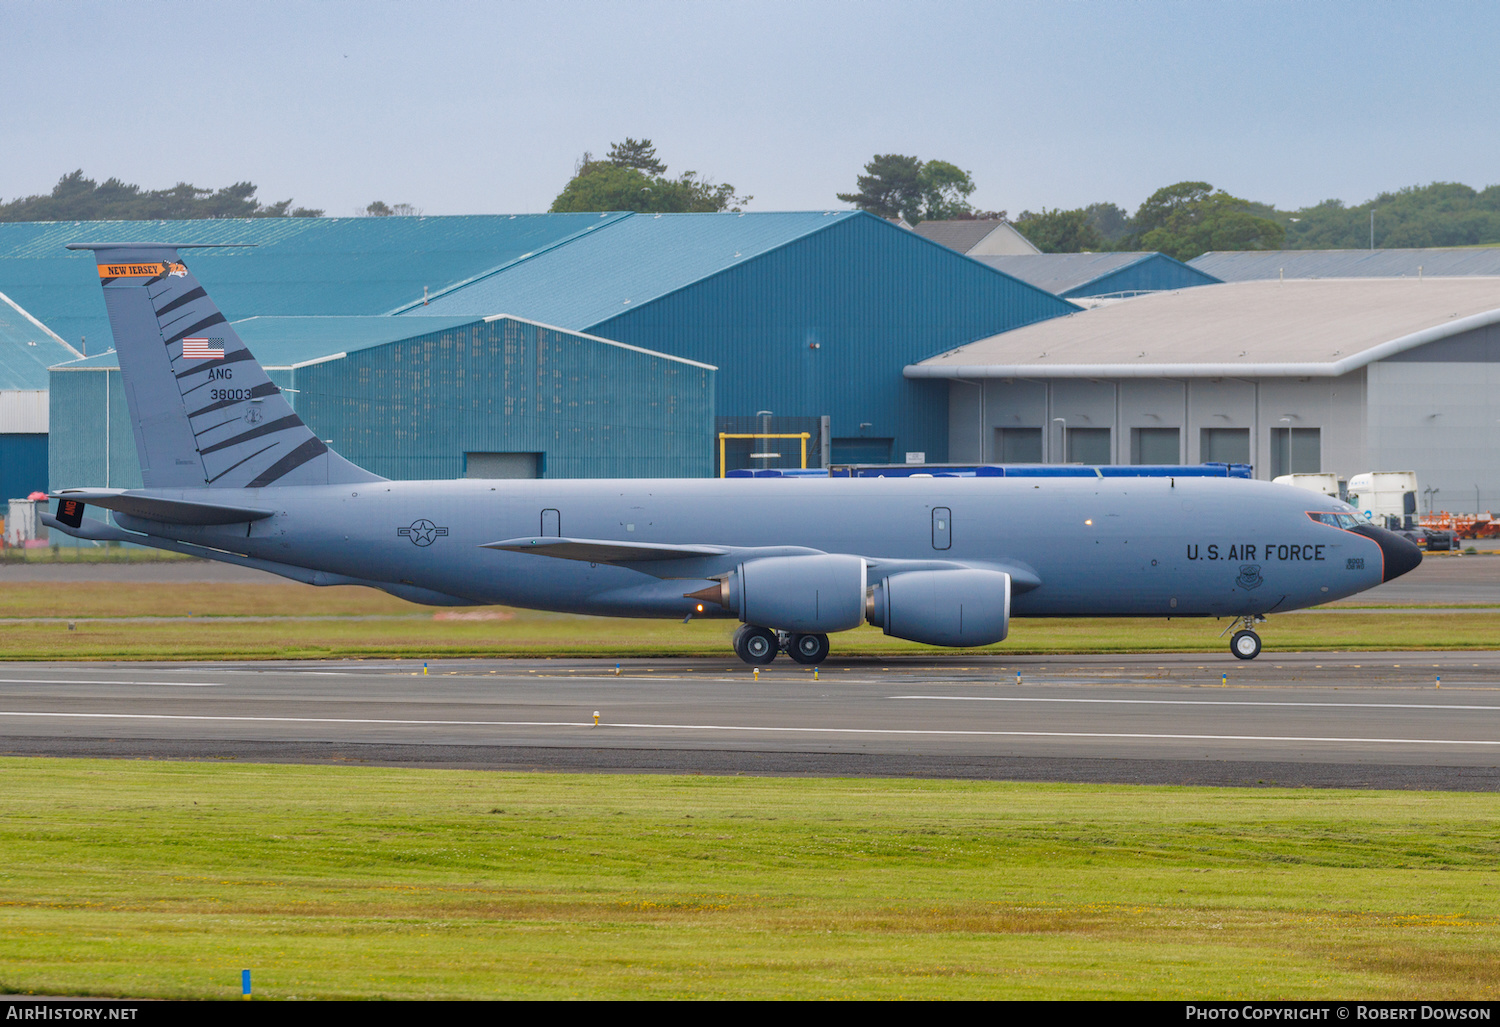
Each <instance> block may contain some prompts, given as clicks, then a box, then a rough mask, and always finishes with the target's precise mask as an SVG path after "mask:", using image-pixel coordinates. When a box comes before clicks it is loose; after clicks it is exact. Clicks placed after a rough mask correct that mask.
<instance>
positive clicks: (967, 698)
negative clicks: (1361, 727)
mask: <svg viewBox="0 0 1500 1027" xmlns="http://www.w3.org/2000/svg"><path fill="white" fill-rule="evenodd" d="M886 698H888V699H940V700H944V701H947V702H1052V703H1113V704H1116V705H1125V706H1316V707H1329V708H1332V709H1338V710H1489V711H1491V712H1497V711H1500V706H1460V705H1456V704H1455V705H1449V704H1447V703H1414V702H1413V703H1401V702H1348V703H1345V702H1267V701H1259V702H1257V701H1252V700H1248V699H1048V698H1042V697H1036V698H1033V697H1031V696H1024V695H1017V696H1007V695H891V696H887V697H886Z"/></svg>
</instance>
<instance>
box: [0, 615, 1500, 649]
mask: <svg viewBox="0 0 1500 1027" xmlns="http://www.w3.org/2000/svg"><path fill="white" fill-rule="evenodd" d="M735 627H736V625H735V624H733V623H731V622H728V621H723V620H718V621H695V622H693V623H691V624H686V625H684V624H681V623H678V622H675V621H639V620H612V619H604V618H595V617H575V616H567V615H561V614H540V613H530V612H526V611H517V612H516V614H515V617H514V619H512V620H508V621H477V622H463V621H458V622H455V621H434V620H432V619H431V614H427V615H425V616H422V615H419V616H415V617H411V616H407V617H391V618H381V619H352V618H349V619H336V620H305V619H295V618H289V619H285V620H273V621H249V622H246V621H231V620H223V619H217V620H216V619H214V618H211V617H194V618H192V619H187V618H184V619H182V620H178V621H166V622H161V621H151V622H139V621H131V620H126V619H119V620H101V621H79V622H77V624H76V628H75V629H74V630H71V631H70V630H69V629H68V625H67V624H66V623H43V624H38V623H24V622H21V623H18V622H15V621H12V622H9V623H6V622H5V621H0V651H3V653H4V658H5V659H8V660H210V659H332V658H357V657H392V658H408V659H439V658H460V657H494V656H518V657H520V656H532V657H537V656H560V657H562V656H597V657H622V656H623V657H630V658H655V657H722V656H727V655H728V654H729V653H730V643H729V636H730V634H731V633H732V631H733V630H734V628H735ZM1222 627H1223V622H1219V623H1215V622H1213V621H1204V620H1174V621H1158V620H1129V619H1067V620H1022V621H1016V622H1014V623H1013V624H1012V627H1011V635H1010V638H1009V639H1007V640H1006V641H1005V642H1002V643H1000V644H999V645H994V646H988V647H985V648H983V649H976V650H948V649H941V650H939V649H933V648H932V647H930V646H923V645H918V644H915V643H911V642H903V641H900V640H898V639H893V638H888V637H886V636H885V635H883V634H881V633H880V631H879V629H876V628H869V627H865V628H860V629H858V630H855V631H850V632H844V633H842V634H840V635H838V636H837V637H836V638H835V639H834V659H847V658H859V657H875V658H887V657H897V656H923V655H927V656H930V655H932V654H934V653H945V654H948V655H959V654H962V653H964V652H969V653H975V654H986V655H995V656H1005V655H1026V654H1051V653H1148V652H1201V653H1223V652H1225V651H1227V648H1228V643H1227V642H1226V641H1225V640H1224V639H1221V638H1219V637H1218V635H1219V630H1220V629H1222ZM1261 633H1262V637H1263V638H1264V639H1265V643H1266V651H1267V652H1268V653H1274V652H1277V651H1282V652H1304V651H1375V650H1380V651H1385V650H1391V649H1402V650H1442V649H1454V650H1467V649H1493V648H1495V646H1496V644H1497V642H1500V614H1496V613H1458V612H1455V613H1447V614H1420V613H1412V614H1410V615H1405V616H1394V615H1391V614H1379V613H1370V614H1358V613H1343V614H1302V615H1298V616H1296V617H1282V618H1277V619H1275V620H1274V621H1273V622H1272V623H1271V624H1270V625H1268V626H1266V627H1263V628H1262V629H1261Z"/></svg>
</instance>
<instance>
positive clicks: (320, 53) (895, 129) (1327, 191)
mask: <svg viewBox="0 0 1500 1027" xmlns="http://www.w3.org/2000/svg"><path fill="white" fill-rule="evenodd" d="M0 48H3V50H0V52H3V57H0V98H3V100H0V200H13V199H15V198H17V197H20V196H27V195H32V194H36V193H45V192H48V191H49V190H50V189H51V188H52V186H53V185H54V184H55V183H56V181H57V179H58V178H59V177H60V176H62V175H64V174H66V173H68V172H71V171H73V170H74V169H78V168H81V169H82V170H83V171H84V173H85V174H86V175H87V176H88V177H90V178H95V179H97V180H99V181H103V180H104V179H106V178H109V177H117V178H120V179H123V180H124V181H126V182H131V183H135V184H138V185H140V186H142V187H144V188H148V189H156V188H164V187H167V186H170V185H173V184H175V183H177V182H179V181H187V182H191V183H193V184H195V185H198V186H203V187H209V188H218V187H222V186H225V185H228V184H231V183H233V182H239V181H246V180H248V181H251V182H254V183H256V185H258V186H259V189H260V191H259V193H258V194H257V195H258V197H259V199H261V201H262V202H274V201H276V200H281V199H286V198H291V199H292V200H294V202H295V203H296V204H297V205H299V206H309V207H315V208H322V209H324V210H326V211H327V213H328V214H330V215H339V216H347V215H352V214H355V213H356V212H358V211H359V210H361V209H362V208H363V207H364V206H365V205H367V204H368V203H370V202H371V201H373V200H377V199H379V200H383V201H385V202H386V203H391V204H395V203H410V204H412V205H413V206H414V207H415V208H417V209H418V210H419V211H421V212H423V213H425V214H430V215H436V214H494V213H529V212H540V211H545V210H546V209H547V208H548V206H549V205H550V204H551V202H552V200H553V198H554V197H555V196H556V195H557V193H558V192H559V191H560V190H561V189H562V187H563V185H564V184H565V183H566V182H567V180H568V179H569V177H570V176H571V175H572V173H573V169H574V166H575V164H576V162H577V160H578V158H579V157H580V155H581V154H583V153H584V152H585V151H592V152H593V153H595V154H602V153H603V152H604V151H606V150H607V149H608V148H609V145H610V143H611V142H614V141H617V140H620V139H623V138H625V137H626V136H633V137H635V138H649V139H651V140H652V141H653V142H654V143H655V144H656V147H657V152H658V155H659V156H660V158H661V159H662V160H664V161H665V162H666V163H667V165H668V167H669V174H671V175H676V174H678V173H680V172H683V171H686V170H695V171H697V172H698V173H699V174H700V175H702V176H704V177H707V178H709V179H712V180H713V181H716V182H729V183H732V184H733V185H734V186H735V188H736V190H737V191H738V192H739V193H741V194H749V195H751V196H753V199H752V200H751V201H750V203H749V204H748V206H747V207H746V209H748V210H812V209H834V208H840V207H845V206H847V205H846V204H842V203H840V202H839V201H838V200H837V199H836V198H835V194H836V193H839V192H853V191H854V190H855V178H856V176H858V175H859V174H860V172H861V170H862V168H863V165H864V164H865V162H866V161H868V160H869V159H870V158H871V157H872V156H874V155H875V154H882V153H901V154H910V155H913V156H917V157H920V158H921V159H923V160H931V159H939V160H945V161H949V162H951V163H954V164H957V165H958V166H959V167H961V168H963V169H964V170H966V171H968V172H970V174H971V175H972V177H973V180H974V181H975V183H976V184H977V189H976V191H975V192H974V194H973V195H972V196H971V197H970V201H971V202H972V203H973V204H974V205H975V206H976V207H979V208H981V209H986V210H1006V211H1009V212H1010V214H1011V215H1012V216H1014V215H1016V214H1018V213H1019V212H1020V211H1022V210H1026V209H1029V210H1039V209H1041V208H1042V207H1049V208H1064V209H1067V208H1073V207H1079V206H1084V205H1087V204H1089V203H1094V202H1113V203H1117V204H1119V205H1120V206H1121V207H1124V208H1125V209H1126V210H1127V211H1129V212H1134V210H1135V208H1136V207H1137V206H1138V205H1139V204H1140V203H1141V201H1142V200H1144V199H1145V198H1146V197H1147V196H1148V195H1150V194H1151V193H1152V192H1153V191H1154V190H1156V189H1157V188H1159V187H1161V186H1164V185H1168V184H1171V183H1173V182H1178V181H1183V180H1190V179H1191V180H1201V181H1207V182H1210V183H1212V184H1213V185H1214V186H1216V187H1218V188H1222V189H1225V190H1227V191H1229V192H1231V193H1233V194H1235V195H1237V196H1242V197H1246V198H1248V199H1253V200H1258V201H1261V202H1266V203H1274V204H1276V205H1277V206H1279V207H1282V208H1283V209H1292V208H1296V207H1300V206H1304V205H1308V204H1313V203H1317V202H1319V201H1322V200H1325V199H1329V198H1338V199H1342V200H1344V201H1346V202H1349V203H1351V204H1352V203H1359V202H1362V201H1364V200H1367V199H1370V198H1372V197H1373V196H1375V195H1376V194H1378V193H1380V192H1383V191H1391V190H1395V189H1399V188H1403V187H1406V186H1411V185H1423V184H1426V183H1428V182H1433V181H1458V182H1464V183H1466V184H1468V185H1471V186H1474V187H1476V188H1483V187H1484V186H1487V185H1491V184H1495V183H1497V182H1500V130H1497V125H1496V119H1495V114H1496V112H1497V111H1500V75H1496V74H1495V73H1494V56H1495V54H1496V53H1497V52H1500V16H1497V12H1496V8H1495V6H1494V5H1493V4H1492V3H1466V2H1451V3H1444V2H1424V0H1405V2H1381V0H1366V2H1360V3H1342V2H1334V0H1319V2H1311V0H1303V2H1280V0H1276V2H1272V0H1267V2H1239V3H1237V2H1228V0H1221V2H1211V0H1197V2H1192V3H1175V2H1163V0H1135V2H1126V0H1092V2H1066V0H1050V2H1005V0H989V2H978V3H970V2H948V3H944V2H916V0H908V2H904V3H895V2H887V0H864V2H859V3H852V2H829V0H798V2H790V3H783V2H762V0H737V2H733V3H728V2H716V0H695V2H687V0H670V2H669V0H640V2H631V0H616V2H609V3H603V2H593V0H571V2H570V0H552V2H545V3H537V2H530V0H515V2H503V0H492V2H472V0H470V2H458V0H422V2H420V3H395V2H378V0H363V2H359V3H348V2H342V0H299V2H296V3H287V2H280V0H257V2H255V3H243V2H236V3H220V2H216V0H197V2H193V3H183V2H176V0H136V2H135V3H129V4H121V3H118V2H117V0H112V2H104V3H101V2H87V0H75V2H57V3H37V2H35V0H0Z"/></svg>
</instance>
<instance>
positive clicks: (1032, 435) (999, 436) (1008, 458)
mask: <svg viewBox="0 0 1500 1027" xmlns="http://www.w3.org/2000/svg"><path fill="white" fill-rule="evenodd" d="M994 459H995V461H996V462H998V463H1002V464H1039V463H1041V462H1042V429H1040V428H996V429H995V455H994Z"/></svg>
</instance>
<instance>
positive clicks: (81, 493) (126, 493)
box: [52, 489, 276, 524]
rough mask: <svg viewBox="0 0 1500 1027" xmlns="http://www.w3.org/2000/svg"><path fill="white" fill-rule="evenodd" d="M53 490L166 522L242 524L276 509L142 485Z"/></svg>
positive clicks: (80, 500)
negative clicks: (168, 492) (180, 495)
mask: <svg viewBox="0 0 1500 1027" xmlns="http://www.w3.org/2000/svg"><path fill="white" fill-rule="evenodd" d="M52 494H53V495H54V496H55V497H57V498H58V499H63V500H73V501H75V502H78V503H84V504H87V505H92V506H102V507H103V508H104V509H106V510H114V511H117V512H119V513H122V514H129V515H130V516H132V517H140V518H142V519H144V520H148V521H159V522H163V523H166V524H243V523H245V522H246V521H258V520H261V519H263V518H266V517H270V516H271V515H272V514H274V513H275V512H276V511H275V510H261V509H258V508H256V507H250V506H239V505H237V504H233V503H223V502H212V503H210V502H206V501H204V500H199V499H182V498H177V497H165V496H154V495H151V494H150V493H147V492H144V491H141V490H139V489H59V490H58V491H56V492H54V493H52ZM80 515H81V512H80Z"/></svg>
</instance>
